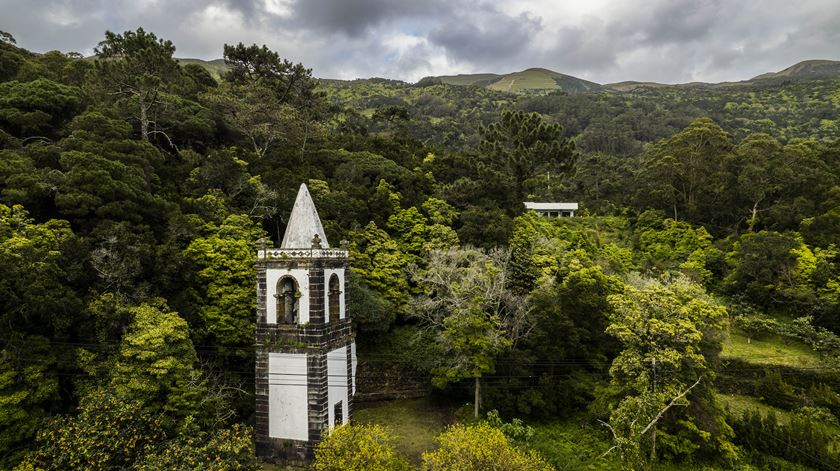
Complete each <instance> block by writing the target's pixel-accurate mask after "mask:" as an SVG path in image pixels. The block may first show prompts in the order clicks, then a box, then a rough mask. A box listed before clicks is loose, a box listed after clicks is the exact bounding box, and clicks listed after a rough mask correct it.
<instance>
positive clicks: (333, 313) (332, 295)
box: [327, 273, 341, 322]
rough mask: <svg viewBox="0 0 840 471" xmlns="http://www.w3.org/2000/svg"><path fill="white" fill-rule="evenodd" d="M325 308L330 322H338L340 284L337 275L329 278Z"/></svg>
mask: <svg viewBox="0 0 840 471" xmlns="http://www.w3.org/2000/svg"><path fill="white" fill-rule="evenodd" d="M327 306H329V310H330V322H338V318H339V315H340V313H341V283H339V281H338V275H336V274H335V273H333V274H332V276H331V277H330V284H329V291H327Z"/></svg>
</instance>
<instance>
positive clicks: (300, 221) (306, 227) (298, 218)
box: [280, 183, 330, 249]
mask: <svg viewBox="0 0 840 471" xmlns="http://www.w3.org/2000/svg"><path fill="white" fill-rule="evenodd" d="M316 235H317V236H318V237H319V238H320V239H321V247H322V248H325V249H326V248H329V246H330V244H329V243H328V242H327V236H326V234H324V226H322V225H321V218H319V217H318V210H317V209H315V203H313V202H312V196H310V195H309V189H308V188H306V184H305V183H301V185H300V190H298V194H297V198H296V199H295V205H294V206H293V207H292V215H291V216H289V223H288V224H287V225H286V234H285V235H283V242H282V243H281V244H280V248H281V249H308V248H311V247H312V239H313V238H314V237H315V236H316Z"/></svg>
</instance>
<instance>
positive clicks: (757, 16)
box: [0, 0, 840, 83]
mask: <svg viewBox="0 0 840 471" xmlns="http://www.w3.org/2000/svg"><path fill="white" fill-rule="evenodd" d="M0 11H2V12H3V15H2V17H0V29H2V30H4V31H8V32H11V33H12V34H14V35H15V37H16V38H17V39H18V43H19V45H21V46H22V47H26V48H28V49H31V50H34V51H47V50H51V49H59V50H63V51H79V52H82V53H90V52H91V51H92V49H93V47H94V46H96V44H97V43H98V42H99V41H101V40H102V38H103V37H104V31H105V30H112V31H125V30H127V29H134V28H137V27H138V26H142V27H144V28H145V29H147V30H149V31H153V32H155V33H156V34H158V36H161V37H164V38H167V39H170V40H172V41H173V42H174V43H175V45H176V46H177V48H178V52H177V55H178V56H180V57H200V58H205V59H214V58H218V57H220V56H221V52H222V45H223V44H224V43H235V42H240V41H241V42H245V43H259V44H263V43H264V44H267V45H268V46H269V47H271V48H273V49H275V50H277V51H278V52H279V53H280V54H281V55H283V56H284V57H288V58H290V59H291V60H294V61H300V62H303V63H304V64H306V65H307V66H309V67H312V68H313V69H314V71H315V74H316V75H318V76H322V77H341V78H355V77H370V76H385V77H391V78H400V79H405V80H417V79H418V78H420V77H422V76H423V75H430V74H449V73H459V72H460V73H470V72H509V71H514V70H521V69H523V68H526V67H545V68H550V69H553V70H557V71H558V72H563V73H566V74H570V75H576V76H580V77H582V78H586V79H588V80H593V81H596V82H600V83H607V82H613V81H620V80H655V81H660V82H685V81H694V80H703V81H724V80H741V79H746V78H749V77H752V76H755V75H758V74H760V73H764V72H767V71H774V70H780V69H782V68H784V67H787V66H789V65H792V64H793V63H795V62H798V61H801V60H805V59H812V58H825V59H840V52H838V50H837V48H836V44H838V43H839V42H840V8H837V7H836V4H835V2H834V0H812V1H809V2H804V3H802V4H793V3H792V2H789V1H786V0H739V1H736V0H626V1H623V2H609V5H605V6H603V7H600V8H594V7H590V6H587V5H585V3H584V2H581V3H579V4H578V3H574V2H569V3H566V2H563V3H557V2H555V1H553V0H544V1H543V0H510V1H505V2H496V1H493V0H462V1H457V2H453V1H446V0H430V1H425V2H420V1H417V0H179V1H177V2H164V1H160V0H110V1H109V0H0Z"/></svg>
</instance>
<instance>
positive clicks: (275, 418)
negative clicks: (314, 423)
mask: <svg viewBox="0 0 840 471" xmlns="http://www.w3.org/2000/svg"><path fill="white" fill-rule="evenodd" d="M268 436H269V437H273V438H287V439H292V440H309V416H308V401H307V390H306V354H305V353H269V354H268Z"/></svg>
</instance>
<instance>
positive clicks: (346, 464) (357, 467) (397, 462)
mask: <svg viewBox="0 0 840 471" xmlns="http://www.w3.org/2000/svg"><path fill="white" fill-rule="evenodd" d="M393 441H394V439H393V437H392V436H391V435H390V434H389V433H388V432H387V431H386V430H385V428H383V427H382V426H380V425H342V426H339V427H336V428H334V429H333V430H332V432H330V434H329V435H328V436H327V438H326V439H325V440H324V441H322V442H321V443H320V444H318V448H316V449H315V463H314V464H313V465H312V468H313V469H314V470H316V471H399V470H408V469H409V465H408V462H407V461H406V460H405V459H403V458H402V457H400V456H398V455H397V452H396V451H395V450H394V446H393Z"/></svg>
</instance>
